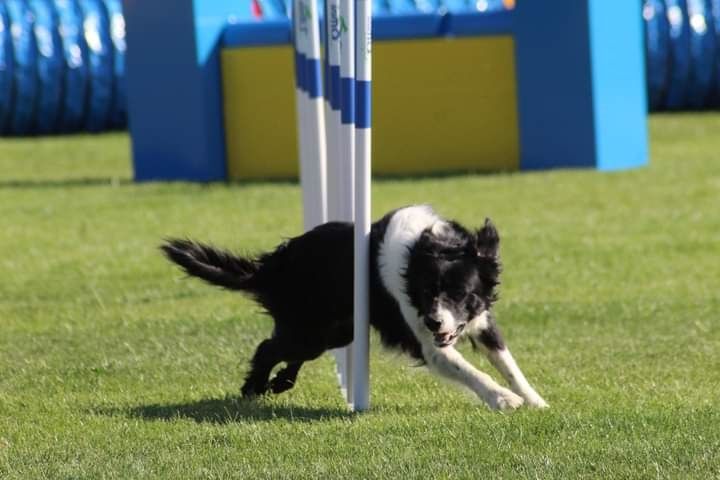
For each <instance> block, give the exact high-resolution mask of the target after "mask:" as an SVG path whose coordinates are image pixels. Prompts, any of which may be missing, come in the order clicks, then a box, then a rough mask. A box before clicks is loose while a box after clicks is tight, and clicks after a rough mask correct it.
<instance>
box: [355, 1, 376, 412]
mask: <svg viewBox="0 0 720 480" xmlns="http://www.w3.org/2000/svg"><path fill="white" fill-rule="evenodd" d="M355 25H356V40H355V41H356V54H355V61H356V71H355V201H354V207H355V255H354V257H355V293H354V315H353V316H354V332H353V333H354V335H353V344H352V354H353V361H352V368H353V373H352V379H353V396H352V398H353V402H352V405H353V410H355V411H356V412H357V411H364V410H367V409H368V407H369V406H370V389H369V380H370V371H369V317H370V309H369V305H370V293H369V290H370V288H369V285H370V194H371V192H370V185H371V167H372V155H371V154H372V148H371V147H372V142H371V128H370V126H371V104H372V97H371V80H372V0H357V11H356V21H355Z"/></svg>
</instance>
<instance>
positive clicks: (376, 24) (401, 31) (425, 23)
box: [372, 10, 443, 40]
mask: <svg viewBox="0 0 720 480" xmlns="http://www.w3.org/2000/svg"><path fill="white" fill-rule="evenodd" d="M406 11H407V10H403V11H402V13H397V14H396V13H390V14H387V15H383V14H379V15H373V21H372V31H373V39H374V40H399V39H412V38H427V37H434V36H436V35H437V34H438V33H439V32H440V31H441V29H442V20H443V17H442V16H441V15H439V14H430V13H417V12H416V13H412V12H410V13H405V12H406Z"/></svg>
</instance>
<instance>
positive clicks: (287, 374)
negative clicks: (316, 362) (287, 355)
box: [270, 362, 303, 393]
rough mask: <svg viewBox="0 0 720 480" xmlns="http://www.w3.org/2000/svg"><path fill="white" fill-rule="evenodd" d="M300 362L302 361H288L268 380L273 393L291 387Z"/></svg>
mask: <svg viewBox="0 0 720 480" xmlns="http://www.w3.org/2000/svg"><path fill="white" fill-rule="evenodd" d="M302 364H303V362H288V364H287V366H286V367H285V368H283V369H282V370H280V371H279V372H278V373H277V374H276V375H275V376H274V377H273V378H272V380H270V390H271V391H272V392H273V393H282V392H285V391H287V390H290V389H291V388H293V387H294V386H295V380H297V376H298V372H299V371H300V367H302Z"/></svg>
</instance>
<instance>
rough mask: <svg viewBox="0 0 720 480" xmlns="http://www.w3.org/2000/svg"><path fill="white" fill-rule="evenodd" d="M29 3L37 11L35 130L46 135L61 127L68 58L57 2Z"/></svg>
mask: <svg viewBox="0 0 720 480" xmlns="http://www.w3.org/2000/svg"><path fill="white" fill-rule="evenodd" d="M29 4H30V8H32V10H33V12H34V13H35V40H36V42H37V50H38V56H37V74H38V81H39V88H38V92H37V93H38V97H37V108H36V110H35V132H36V133H45V134H47V133H52V132H55V131H56V129H57V126H58V121H59V115H60V107H61V106H62V84H63V75H64V67H65V65H64V64H65V60H64V58H63V49H62V41H61V39H60V31H59V30H58V28H57V22H58V18H57V12H56V10H55V4H54V2H53V1H52V0H30V2H29Z"/></svg>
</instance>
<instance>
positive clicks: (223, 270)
mask: <svg viewBox="0 0 720 480" xmlns="http://www.w3.org/2000/svg"><path fill="white" fill-rule="evenodd" d="M160 249H161V250H162V251H163V252H165V256H167V258H168V259H169V260H171V261H172V262H175V263H177V264H178V265H180V266H181V267H182V268H183V270H185V272H187V274H188V275H192V276H194V277H199V278H202V279H203V280H205V281H206V282H208V283H211V284H213V285H217V286H220V287H224V288H227V289H230V290H245V291H252V290H253V283H254V282H253V277H254V275H255V273H257V271H258V269H259V267H260V264H259V263H258V262H257V261H256V260H253V259H248V258H242V257H238V256H236V255H233V254H232V253H230V252H227V251H225V250H219V249H216V248H213V247H210V246H208V245H203V244H201V243H197V242H193V241H191V240H179V239H172V238H171V239H167V240H166V241H165V243H164V244H163V245H161V246H160Z"/></svg>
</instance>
